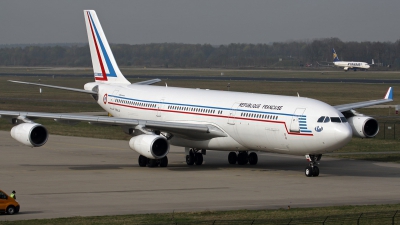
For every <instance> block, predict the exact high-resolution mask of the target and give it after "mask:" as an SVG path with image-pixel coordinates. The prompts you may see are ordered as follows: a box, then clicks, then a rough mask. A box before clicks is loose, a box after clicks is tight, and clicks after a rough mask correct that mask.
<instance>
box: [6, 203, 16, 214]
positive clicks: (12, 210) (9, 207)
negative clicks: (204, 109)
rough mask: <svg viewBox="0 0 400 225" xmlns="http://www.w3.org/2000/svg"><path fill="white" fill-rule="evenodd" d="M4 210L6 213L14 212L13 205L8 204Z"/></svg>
mask: <svg viewBox="0 0 400 225" xmlns="http://www.w3.org/2000/svg"><path fill="white" fill-rule="evenodd" d="M6 212H7V214H8V215H12V214H14V213H15V207H14V206H12V205H10V206H8V207H7V209H6Z"/></svg>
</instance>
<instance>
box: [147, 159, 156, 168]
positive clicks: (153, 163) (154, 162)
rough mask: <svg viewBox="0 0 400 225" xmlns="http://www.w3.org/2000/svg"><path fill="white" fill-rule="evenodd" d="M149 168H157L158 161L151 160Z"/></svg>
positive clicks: (148, 164)
mask: <svg viewBox="0 0 400 225" xmlns="http://www.w3.org/2000/svg"><path fill="white" fill-rule="evenodd" d="M147 166H148V167H156V166H158V162H157V159H149V162H148V163H147Z"/></svg>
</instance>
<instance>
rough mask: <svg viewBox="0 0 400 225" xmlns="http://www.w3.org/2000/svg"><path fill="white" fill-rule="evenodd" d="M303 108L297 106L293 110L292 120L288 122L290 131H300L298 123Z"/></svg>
mask: <svg viewBox="0 0 400 225" xmlns="http://www.w3.org/2000/svg"><path fill="white" fill-rule="evenodd" d="M305 110H306V109H305V108H297V109H296V110H295V111H294V115H293V116H292V120H291V122H290V131H291V132H300V123H299V118H300V117H301V116H302V115H303V113H304V111H305Z"/></svg>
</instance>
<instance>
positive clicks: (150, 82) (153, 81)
mask: <svg viewBox="0 0 400 225" xmlns="http://www.w3.org/2000/svg"><path fill="white" fill-rule="evenodd" d="M160 81H161V80H160V79H152V80H145V81H140V82H137V83H133V84H139V85H149V84H155V83H158V82H160Z"/></svg>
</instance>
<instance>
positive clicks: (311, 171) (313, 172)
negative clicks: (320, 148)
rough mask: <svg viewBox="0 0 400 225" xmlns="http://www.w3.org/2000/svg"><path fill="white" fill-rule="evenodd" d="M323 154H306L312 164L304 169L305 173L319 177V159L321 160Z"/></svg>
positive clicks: (308, 175)
mask: <svg viewBox="0 0 400 225" xmlns="http://www.w3.org/2000/svg"><path fill="white" fill-rule="evenodd" d="M321 157H322V155H306V159H307V160H308V161H309V162H310V164H309V165H308V166H307V167H306V169H305V170H304V174H305V175H306V176H307V177H318V175H319V168H318V166H316V165H318V163H317V161H320V160H321Z"/></svg>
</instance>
